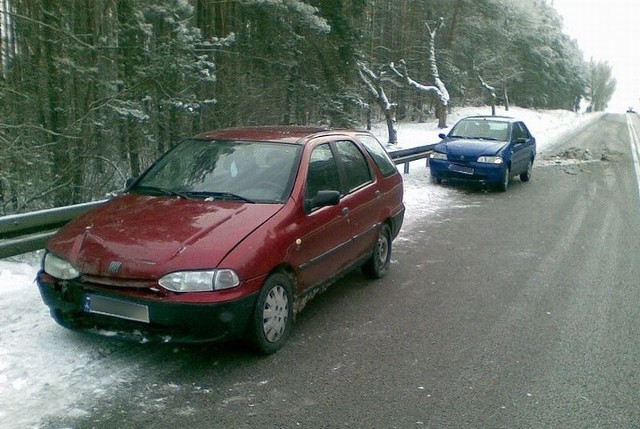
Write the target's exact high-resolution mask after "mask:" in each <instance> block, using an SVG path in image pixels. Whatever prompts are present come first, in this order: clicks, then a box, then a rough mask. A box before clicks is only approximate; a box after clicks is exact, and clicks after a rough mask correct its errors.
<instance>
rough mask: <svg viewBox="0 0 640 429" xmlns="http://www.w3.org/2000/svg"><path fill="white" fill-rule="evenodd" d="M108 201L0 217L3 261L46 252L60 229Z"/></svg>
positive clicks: (0, 249) (0, 248)
mask: <svg viewBox="0 0 640 429" xmlns="http://www.w3.org/2000/svg"><path fill="white" fill-rule="evenodd" d="M105 201H106V200H102V201H95V202H91V203H84V204H75V205H72V206H66V207H57V208H54V209H48V210H39V211H36V212H30V213H24V214H17V215H9V216H3V217H0V259H3V258H7V257H9V256H15V255H20V254H22V253H27V252H33V251H34V250H38V249H42V248H44V245H45V244H46V242H47V240H48V239H49V238H50V237H51V236H52V235H53V234H55V232H56V231H57V230H58V228H60V227H61V226H62V225H64V224H65V223H67V222H69V221H70V220H71V219H73V218H74V217H76V216H78V215H80V214H82V213H84V212H86V211H87V210H89V209H92V208H93V207H96V206H98V205H100V204H103V203H104V202H105Z"/></svg>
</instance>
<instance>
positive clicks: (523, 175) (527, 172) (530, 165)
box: [520, 160, 533, 182]
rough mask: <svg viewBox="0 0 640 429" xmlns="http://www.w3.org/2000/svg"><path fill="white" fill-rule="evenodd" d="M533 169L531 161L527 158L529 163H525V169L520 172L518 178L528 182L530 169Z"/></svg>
mask: <svg viewBox="0 0 640 429" xmlns="http://www.w3.org/2000/svg"><path fill="white" fill-rule="evenodd" d="M532 170H533V161H532V160H529V164H527V170H526V171H525V172H524V173H522V174H520V180H521V181H522V182H528V181H529V179H531V171H532Z"/></svg>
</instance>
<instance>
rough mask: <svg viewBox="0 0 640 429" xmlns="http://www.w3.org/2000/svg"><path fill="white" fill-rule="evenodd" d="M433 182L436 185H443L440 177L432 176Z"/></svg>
mask: <svg viewBox="0 0 640 429" xmlns="http://www.w3.org/2000/svg"><path fill="white" fill-rule="evenodd" d="M431 181H432V182H433V183H435V184H436V185H439V184H441V183H442V178H441V177H440V176H431Z"/></svg>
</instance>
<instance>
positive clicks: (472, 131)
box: [449, 119, 509, 141]
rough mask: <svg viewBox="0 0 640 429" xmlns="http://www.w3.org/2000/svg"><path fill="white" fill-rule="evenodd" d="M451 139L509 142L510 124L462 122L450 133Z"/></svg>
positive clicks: (501, 122) (500, 122)
mask: <svg viewBox="0 0 640 429" xmlns="http://www.w3.org/2000/svg"><path fill="white" fill-rule="evenodd" d="M449 137H450V138H464V139H481V140H494V141H507V140H509V124H508V123H507V122H503V121H490V120H481V119H480V120H475V119H474V120H462V121H460V122H458V124H456V126H455V127H454V128H453V129H452V130H451V132H450V133H449Z"/></svg>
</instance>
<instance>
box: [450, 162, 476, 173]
mask: <svg viewBox="0 0 640 429" xmlns="http://www.w3.org/2000/svg"><path fill="white" fill-rule="evenodd" d="M449 170H451V171H454V172H456V173H462V174H469V175H471V174H473V168H469V167H463V166H461V165H456V164H451V165H449Z"/></svg>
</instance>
